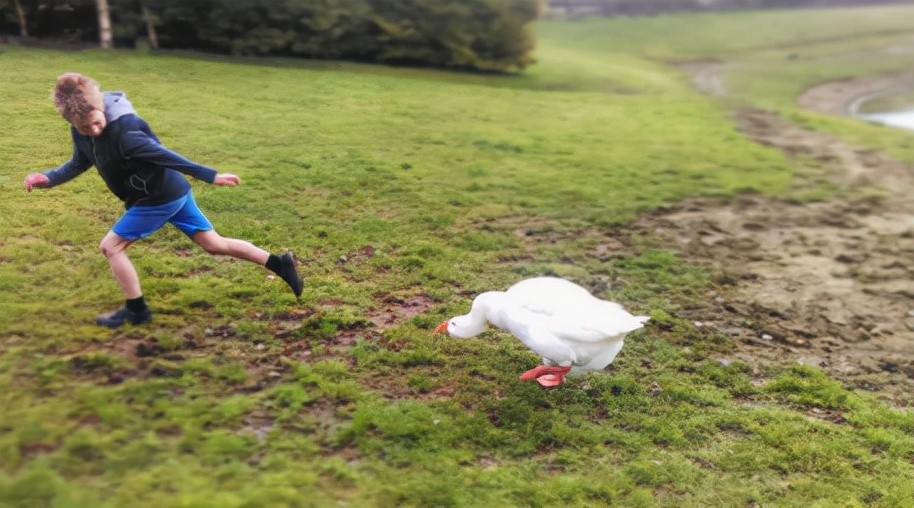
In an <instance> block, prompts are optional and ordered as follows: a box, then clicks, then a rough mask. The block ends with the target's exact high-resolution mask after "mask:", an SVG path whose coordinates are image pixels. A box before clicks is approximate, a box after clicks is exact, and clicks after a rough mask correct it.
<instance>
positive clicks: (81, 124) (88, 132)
mask: <svg viewBox="0 0 914 508" xmlns="http://www.w3.org/2000/svg"><path fill="white" fill-rule="evenodd" d="M107 125H108V121H107V120H106V119H105V114H104V113H102V112H101V111H99V110H97V109H93V110H92V112H91V113H89V114H88V115H86V116H85V117H84V118H81V119H78V120H76V121H74V122H73V127H76V131H77V132H79V133H80V134H82V135H83V136H89V137H91V138H97V137H99V136H101V135H102V131H104V130H105V127H106V126H107Z"/></svg>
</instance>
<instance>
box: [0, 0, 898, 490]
mask: <svg viewBox="0 0 914 508" xmlns="http://www.w3.org/2000/svg"><path fill="white" fill-rule="evenodd" d="M896 9H897V10H895V11H891V10H876V11H869V10H867V11H857V10H851V11H841V10H839V11H808V12H807V11H791V12H790V13H789V19H790V20H791V21H790V23H791V26H794V27H795V29H794V30H792V31H787V32H785V31H784V30H783V26H784V25H783V22H785V21H784V20H785V19H786V18H784V16H786V15H785V14H783V13H767V14H755V13H752V14H733V15H714V16H713V17H702V16H685V15H681V16H680V15H677V16H661V17H656V18H643V19H632V20H615V21H605V20H594V21H587V22H585V23H574V22H548V23H544V24H543V25H542V26H541V27H540V41H541V42H540V49H539V52H540V53H539V54H540V63H539V64H538V65H537V66H536V67H535V68H533V69H531V70H530V71H529V72H528V73H526V74H524V75H522V76H515V77H493V76H475V75H466V74H450V73H446V72H440V71H425V70H415V69H394V68H387V67H373V66H364V65H354V64H335V63H334V64H327V63H314V64H310V63H302V64H298V63H293V62H266V63H265V62H260V63H258V62H245V63H238V62H231V61H220V60H201V59H196V58H188V57H180V56H168V55H153V56H150V55H143V54H135V53H131V52H122V51H121V52H100V51H84V52H77V53H72V52H56V51H47V50H37V49H21V48H3V53H0V75H2V76H3V77H4V79H3V80H0V101H2V103H3V107H2V108H0V125H2V129H0V147H2V150H0V168H2V173H0V192H2V194H3V199H2V200H0V231H2V235H0V309H2V312H0V407H2V408H3V411H2V412H0V459H2V460H0V506H17V507H18V506H28V507H33V506H57V507H65V506H80V507H82V506H219V507H227V506H239V507H240V506H327V505H336V504H338V503H343V504H346V503H348V504H351V505H353V506H451V505H457V506H465V505H481V506H505V505H515V506H543V505H548V504H554V503H563V504H566V505H571V506H592V505H594V504H611V503H615V504H618V505H624V506H755V505H761V506H768V505H777V506H823V507H824V506H828V507H831V506H864V505H875V506H887V507H888V506H892V507H894V506H906V505H907V506H910V505H911V500H912V496H914V487H912V485H914V465H912V460H914V437H912V436H914V417H912V414H911V412H910V410H906V409H897V408H891V407H888V406H886V405H885V404H884V403H882V402H880V401H878V400H877V399H875V398H873V397H871V396H869V395H866V394H861V393H857V392H853V391H850V390H848V389H846V388H845V387H843V386H841V384H840V383H837V382H836V381H834V380H832V379H829V378H828V377H827V376H826V375H824V374H823V373H822V372H821V371H819V370H817V369H811V368H807V367H796V368H792V369H786V370H785V369H781V368H771V369H768V370H763V371H756V370H753V369H752V368H751V367H750V366H748V365H745V364H743V363H740V362H732V363H726V364H724V363H721V362H719V361H717V360H716V359H715V358H717V355H718V353H721V352H726V351H729V350H730V349H732V348H733V347H734V344H732V342H731V340H730V339H729V338H728V337H727V336H725V335H721V334H718V333H711V332H708V331H705V330H702V329H701V328H698V327H696V326H694V325H693V323H691V322H689V321H688V320H685V319H682V318H681V317H678V315H677V314H678V312H679V311H680V310H681V309H683V308H686V307H688V306H689V305H690V304H691V302H693V301H695V299H697V298H699V297H700V296H701V295H703V294H704V292H705V291H706V289H707V285H708V284H709V274H707V273H704V272H703V271H702V270H700V269H698V268H695V267H692V266H689V265H686V264H685V263H683V262H682V261H681V260H679V259H678V258H677V256H676V255H675V253H673V252H669V251H667V250H665V249H664V248H663V247H662V246H659V245H656V244H654V243H653V241H652V239H651V238H649V237H644V238H635V239H629V240H626V242H627V243H626V244H625V245H617V244H616V243H614V242H618V238H621V237H623V236H624V235H622V234H621V233H620V232H622V231H624V228H625V226H624V225H625V224H626V222H628V221H630V220H632V219H633V218H634V217H636V216H637V214H638V213H639V212H642V211H645V210H651V209H655V208H658V207H662V206H664V205H668V204H670V203H675V202H676V201H678V200H680V199H682V198H684V197H688V196H696V195H711V196H728V195H733V194H734V193H738V192H741V191H754V192H761V193H771V194H777V193H782V192H786V191H787V190H788V189H789V187H790V184H791V182H792V178H793V171H794V169H795V168H794V167H793V166H792V164H791V163H790V161H788V160H787V159H786V158H785V157H784V156H783V155H782V154H781V153H780V152H778V151H776V150H774V149H771V148H767V147H763V146H760V145H757V144H755V143H753V142H751V141H750V140H748V139H746V138H744V137H743V136H742V135H740V134H739V132H738V131H737V130H736V128H735V127H734V125H733V124H732V121H731V120H730V111H729V110H728V109H727V107H726V105H722V104H720V103H716V102H715V101H712V100H710V99H708V98H707V97H704V96H701V95H699V94H698V93H696V92H695V91H693V90H691V89H690V87H689V86H688V83H687V79H686V78H685V77H684V76H682V75H680V74H679V73H678V72H677V71H676V70H675V69H673V68H672V67H668V66H667V65H665V64H664V63H661V62H662V61H666V60H670V61H671V60H677V59H684V58H694V57H713V56H722V55H723V56H732V53H733V49H732V48H737V49H738V50H739V51H741V52H743V54H741V55H739V56H740V58H745V59H746V60H747V61H752V60H753V59H756V61H759V62H761V61H762V60H764V58H765V57H764V55H765V54H766V53H765V52H766V51H770V50H777V51H785V52H786V51H796V50H795V49H791V48H793V46H794V45H796V46H797V47H801V48H804V50H803V51H814V48H816V47H818V46H817V44H820V43H821V44H825V45H832V46H834V45H835V44H839V42H838V41H840V45H841V46H842V48H843V49H842V51H843V53H853V52H852V51H849V48H854V47H857V46H855V44H858V43H860V41H870V40H872V39H873V38H884V37H890V36H897V37H911V33H910V31H909V30H910V28H909V27H907V25H904V26H901V25H899V24H898V23H899V22H900V21H899V20H900V19H903V15H906V14H907V13H910V8H907V7H897V8H896ZM877 11H878V12H880V13H882V14H881V16H879V17H878V22H876V21H867V22H866V23H862V22H861V19H864V18H861V17H860V14H859V13H862V12H867V13H869V12H877ZM887 13H888V14H889V15H886V14H887ZM893 13H894V14H895V15H892V14H893ZM826 15H827V16H834V17H833V18H829V19H830V20H831V21H830V22H829V23H827V24H826V25H825V26H828V30H827V31H825V32H823V31H821V30H818V27H821V26H823V25H822V24H821V21H822V19H821V16H826ZM766 16H768V17H766ZM772 16H773V17H774V19H773V18H772ZM865 19H866V20H870V17H866V18H865ZM709 20H713V21H714V26H715V30H699V31H697V32H696V28H701V27H703V26H706V24H707V23H708V22H709ZM779 20H780V21H779ZM657 23H661V24H662V27H663V34H664V35H665V36H666V37H668V38H671V40H673V41H675V40H680V41H682V40H688V41H692V42H691V43H690V44H689V45H685V44H676V43H668V44H667V45H664V46H662V47H660V46H657V45H656V44H655V45H644V44H641V43H638V42H637V40H635V41H634V42H624V41H632V40H633V39H632V38H631V37H629V35H626V34H637V37H641V38H642V39H643V38H644V37H646V35H645V34H650V33H651V31H653V32H654V33H655V35H656V33H658V32H659V28H658V27H657V26H655V24H657ZM721 27H724V28H721ZM752 27H754V28H755V29H756V30H754V31H753V30H750V29H749V28H752ZM812 27H817V30H814V29H813V28H812ZM583 28H590V30H584V29H583ZM720 30H723V32H720ZM760 32H763V33H760ZM720 33H726V34H727V35H726V36H725V37H724V40H726V41H727V42H728V46H727V49H726V50H725V49H724V48H723V47H722V46H721V45H720V43H719V42H720V41H717V40H715V39H716V38H718V35H719V34H720ZM817 34H818V35H817ZM632 37H635V35H632ZM651 40H652V41H655V42H656V41H657V40H659V39H657V38H655V39H651ZM623 42H624V43H623ZM822 47H825V46H822ZM646 48H647V49H651V48H654V49H652V50H651V51H647V50H646ZM725 53H726V55H725ZM843 53H842V54H843ZM832 58H838V57H836V56H835V57H832ZM849 61H850V60H849ZM810 62H811V63H810V65H809V67H807V69H808V71H807V72H808V73H809V76H812V75H813V74H815V73H816V72H824V71H816V68H817V67H816V65H815V60H810ZM277 64H281V65H277ZM747 65H748V64H747ZM765 65H767V62H765ZM765 65H762V63H759V67H757V68H753V67H751V66H749V67H746V69H747V70H745V72H747V73H749V72H755V73H757V75H759V76H763V75H764V74H763V73H762V71H759V70H758V69H764V68H766V67H765ZM891 65H892V64H891V63H887V64H885V66H886V68H889V67H891ZM848 68H855V67H850V66H849V67H848ZM752 69H755V70H754V71H753V70H752ZM873 69H874V67H873V66H863V67H860V69H859V70H860V73H865V72H870V71H872V70H873ZM68 70H77V71H80V72H83V73H86V74H89V75H91V76H93V77H95V78H96V79H97V80H99V81H100V82H101V83H102V85H103V87H104V88H106V89H116V90H125V91H127V93H128V96H129V97H130V98H131V100H132V101H133V103H134V105H135V106H136V107H137V109H138V110H139V112H140V114H141V115H142V116H143V117H144V118H145V119H147V120H148V121H149V123H150V124H151V125H152V127H153V128H154V129H155V130H156V131H157V133H158V134H159V137H160V138H161V139H162V140H163V141H164V142H165V144H166V145H167V146H169V147H171V148H173V149H175V150H177V151H179V152H181V153H183V154H185V155H187V156H189V157H191V158H192V159H195V160H197V161H200V162H202V163H205V164H208V165H211V166H214V167H217V168H219V169H220V170H223V171H229V172H234V173H237V174H239V175H240V176H241V177H242V179H243V184H242V186H240V187H237V188H216V187H208V186H205V185H203V184H200V183H197V184H195V193H196V195H197V198H198V202H199V203H200V205H201V207H202V208H203V209H204V210H205V211H206V212H207V213H208V215H209V216H210V218H211V220H213V222H214V223H215V225H216V227H217V229H218V230H219V231H220V232H221V233H223V234H225V235H228V236H234V237H241V238H245V239H248V240H251V241H253V242H255V243H257V244H259V245H262V246H264V247H266V248H268V249H271V250H274V251H281V250H285V249H292V250H293V251H295V252H296V253H297V254H298V255H299V257H300V260H301V269H302V271H303V274H304V275H305V277H306V289H305V293H304V294H303V296H302V299H301V301H300V302H298V301H296V300H295V298H294V297H293V296H292V295H291V294H289V292H288V290H287V288H285V287H284V286H283V284H282V283H281V282H279V281H278V280H271V279H270V278H268V277H267V273H266V272H265V271H264V270H263V269H261V268H258V267H256V266H252V265H249V264H246V263H243V262H238V261H231V260H226V259H213V258H211V257H209V256H207V255H206V254H205V253H203V252H202V251H200V250H198V249H196V248H195V247H194V246H193V244H191V243H190V242H189V241H187V239H185V238H183V237H182V236H181V235H180V234H179V233H177V232H175V231H172V230H163V231H162V232H159V233H157V234H156V235H155V236H154V237H152V238H151V239H149V240H147V241H144V242H141V243H139V244H137V245H135V246H134V247H132V248H131V253H132V256H133V259H134V260H135V262H136V264H137V268H138V270H139V272H140V274H141V277H142V280H143V282H144V290H145V293H146V295H147V298H148V300H149V301H150V303H151V304H152V306H153V309H154V311H155V312H156V319H155V322H154V324H153V325H152V326H147V327H138V328H126V329H124V330H120V331H116V332H110V331H107V330H101V329H98V328H97V327H95V326H94V325H92V324H91V321H92V318H93V317H94V316H95V315H96V314H97V313H99V312H101V311H104V310H108V309H109V308H113V307H115V306H117V305H119V304H120V300H119V297H118V294H117V289H116V287H115V284H114V282H113V281H112V280H111V279H110V277H109V275H108V273H107V266H106V264H105V262H104V260H103V258H102V257H101V256H100V255H99V254H98V253H97V248H96V246H97V243H98V241H99V240H100V238H101V237H102V235H103V234H104V233H105V231H107V229H108V228H109V227H110V225H111V224H112V222H113V221H114V220H115V219H116V218H117V217H118V215H119V212H120V205H119V203H117V202H116V201H115V199H114V198H113V197H111V196H110V195H109V194H107V192H106V190H105V189H104V186H103V184H102V183H101V181H100V179H98V178H97V177H96V176H94V175H92V174H91V173H88V174H86V175H84V176H82V177H81V178H79V179H77V180H75V181H73V182H70V183H69V184H67V185H66V186H63V187H60V188H57V189H52V190H49V191H39V192H35V193H32V194H26V193H25V192H24V191H23V190H22V188H21V180H22V178H23V177H24V176H25V174H26V173H27V172H29V171H33V170H39V169H44V168H48V167H53V166H55V165H57V164H59V163H60V162H62V161H63V160H65V159H66V158H67V157H69V154H70V149H71V148H70V143H69V140H68V136H67V131H66V128H65V124H64V123H63V121H62V120H60V119H59V118H58V117H57V116H56V113H55V112H54V110H53V107H52V106H51V104H50V102H49V100H48V93H49V90H50V87H51V85H52V83H53V80H54V78H55V77H56V76H57V75H58V74H60V73H61V72H64V71H68ZM831 72H832V71H829V73H831ZM848 72H849V73H850V71H848ZM829 75H831V74H829ZM771 76H772V77H771V79H770V80H769V82H768V84H767V85H765V83H759V82H757V81H753V87H748V86H747V88H746V91H745V96H746V97H747V99H751V100H754V101H757V102H758V103H761V104H766V103H768V104H773V103H777V104H779V105H780V107H782V108H784V109H785V110H790V112H791V114H794V115H796V116H797V117H798V118H801V119H805V120H806V121H808V122H810V123H815V124H817V125H820V126H821V127H822V128H823V129H835V130H840V131H842V132H844V133H845V134H846V135H847V136H851V137H855V138H857V139H864V140H866V139H875V138H876V137H875V136H873V135H872V134H871V133H870V132H871V131H870V130H869V129H871V128H870V127H868V126H863V125H861V126H857V125H853V124H851V123H848V122H841V121H837V120H831V119H827V118H821V117H819V116H815V115H812V114H809V113H805V112H796V111H793V110H791V108H792V106H791V105H790V103H788V102H786V100H785V97H788V96H789V93H788V91H785V90H784V89H782V88H779V86H784V85H776V82H778V80H779V77H778V76H779V75H778V74H777V73H773V74H771ZM775 78H778V79H775ZM806 79H807V81H812V78H811V77H807V78H806ZM737 81H738V80H737ZM791 86H792V87H794V88H795V86H794V85H791ZM750 88H751V89H750ZM791 90H793V88H791ZM790 93H792V92H790ZM836 125H839V126H840V127H836ZM907 139H908V138H904V137H903V136H901V135H897V136H895V135H893V136H890V137H889V138H888V140H886V139H885V138H879V144H878V146H879V147H881V148H885V149H896V150H898V151H899V152H901V151H903V146H902V145H901V143H905V142H908V141H907ZM892 140H895V141H892ZM886 144H889V145H890V146H884V145H886ZM607 246H609V247H607ZM536 274H558V275H563V276H566V277H569V278H571V279H573V280H576V281H578V282H581V283H583V284H585V285H587V286H588V287H591V288H593V289H594V290H595V291H597V292H598V294H599V295H600V296H602V297H607V298H612V299H615V300H618V301H620V302H622V303H624V304H625V305H626V306H627V307H629V308H630V309H632V310H633V311H636V312H638V313H649V314H650V315H651V316H652V318H653V320H652V324H651V325H649V326H648V327H647V328H646V329H645V330H644V331H641V332H638V333H636V334H633V336H632V337H631V339H630V340H629V341H628V342H627V344H626V347H625V349H624V350H623V353H622V354H621V355H620V357H619V359H618V360H617V361H616V362H615V364H614V365H613V367H612V368H611V369H610V370H609V371H608V372H606V373H599V374H589V375H586V376H583V377H578V378H572V379H571V381H570V382H569V383H568V384H567V385H565V386H563V387H561V388H560V389H557V390H551V391H544V390H541V389H540V388H539V387H538V386H536V385H533V384H522V383H520V382H519V381H518V380H517V374H518V373H520V372H522V371H524V370H526V369H528V368H530V367H532V366H533V365H535V364H536V363H537V362H538V359H537V358H536V357H535V356H534V355H533V354H531V353H530V352H529V351H527V350H525V349H524V348H523V346H522V345H520V344H519V343H518V342H517V341H516V340H514V339H513V338H511V337H510V336H508V335H506V334H504V333H499V332H488V333H486V334H485V335H483V336H481V337H480V338H479V339H475V340H466V341H459V340H455V339H449V338H441V337H435V336H433V335H432V333H431V330H432V328H433V327H434V325H435V324H437V323H438V322H440V320H442V319H444V318H445V317H449V316H451V315H454V314H458V313H463V312H465V311H466V310H467V308H468V306H469V302H470V300H471V299H472V296H473V295H475V294H476V293H478V292H480V291H483V290H488V289H493V288H503V287H506V286H507V285H509V284H510V283H512V282H513V281H516V280H517V279H519V278H520V277H524V276H529V275H536Z"/></svg>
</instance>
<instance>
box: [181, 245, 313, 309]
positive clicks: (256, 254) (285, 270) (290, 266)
mask: <svg viewBox="0 0 914 508" xmlns="http://www.w3.org/2000/svg"><path fill="white" fill-rule="evenodd" d="M193 239H194V242H196V243H197V245H199V246H201V247H203V249H204V250H206V252H208V253H210V254H214V255H217V254H219V255H223V256H232V257H234V258H238V259H244V260H247V261H250V262H252V263H257V264H258V265H261V266H265V267H266V268H268V269H269V270H270V271H272V272H273V273H275V274H277V275H279V277H280V278H281V279H282V280H284V281H285V282H286V284H288V285H289V288H291V289H292V292H293V293H295V296H296V297H298V296H301V292H302V279H301V277H300V276H299V275H298V270H297V269H296V268H295V257H294V256H293V255H292V253H290V252H287V253H285V254H282V255H276V254H270V253H269V252H267V251H265V250H263V249H261V248H260V247H258V246H256V245H254V244H252V243H251V242H247V241H244V240H238V239H236V238H225V237H224V236H221V235H220V234H219V233H216V232H215V231H212V230H210V231H200V232H199V233H196V234H194V237H193Z"/></svg>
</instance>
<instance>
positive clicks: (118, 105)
mask: <svg viewBox="0 0 914 508" xmlns="http://www.w3.org/2000/svg"><path fill="white" fill-rule="evenodd" d="M102 97H103V98H104V100H105V120H107V121H108V123H111V122H113V121H115V120H117V119H118V118H120V117H122V116H124V115H135V114H136V110H135V109H133V104H130V101H129V100H127V95H126V94H124V92H105V93H104V94H102Z"/></svg>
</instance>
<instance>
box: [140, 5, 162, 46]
mask: <svg viewBox="0 0 914 508" xmlns="http://www.w3.org/2000/svg"><path fill="white" fill-rule="evenodd" d="M143 21H145V22H146V38H147V39H148V40H149V47H150V48H152V49H159V35H158V34H157V33H156V17H155V16H153V15H152V13H151V12H149V9H147V8H146V6H145V5H144V6H143Z"/></svg>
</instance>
